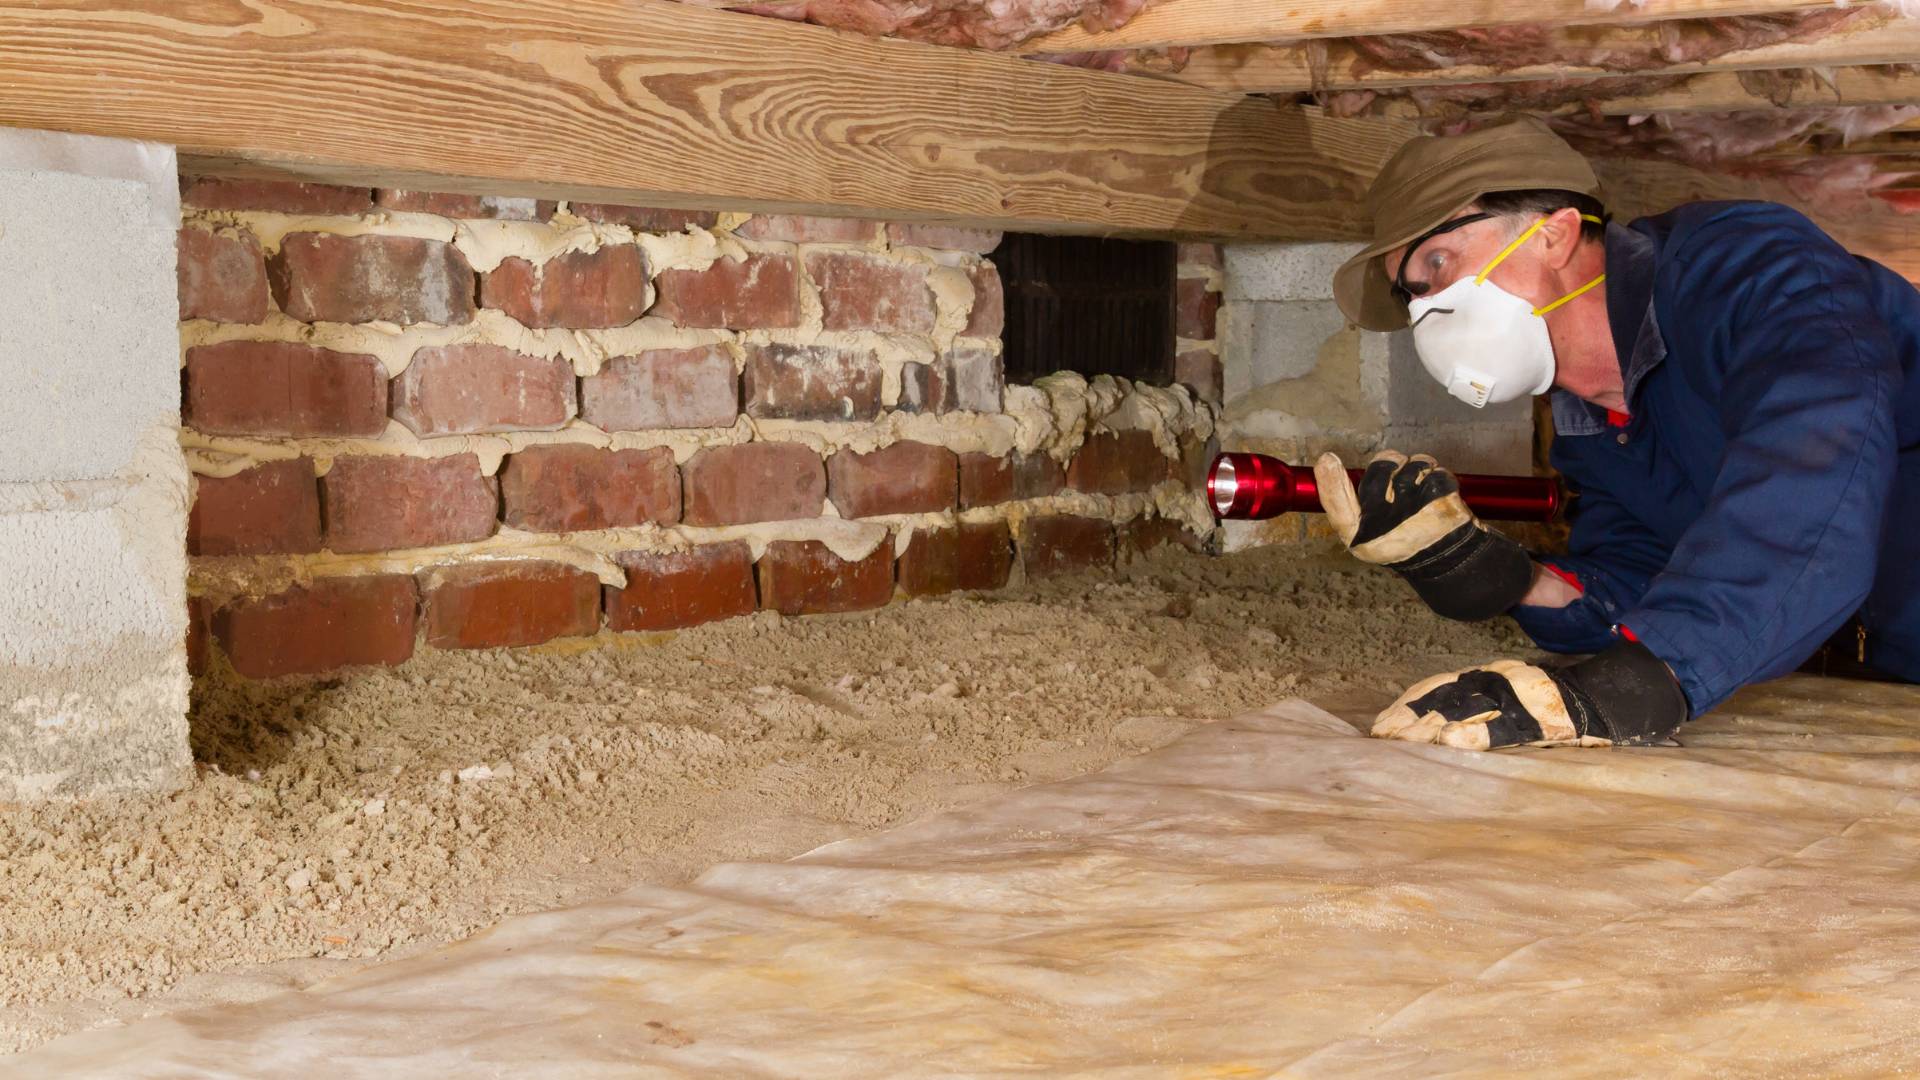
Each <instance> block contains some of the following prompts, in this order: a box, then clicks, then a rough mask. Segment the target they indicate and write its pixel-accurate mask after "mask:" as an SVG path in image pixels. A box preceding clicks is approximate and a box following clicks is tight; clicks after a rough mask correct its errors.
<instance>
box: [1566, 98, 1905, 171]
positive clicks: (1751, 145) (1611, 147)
mask: <svg viewBox="0 0 1920 1080" xmlns="http://www.w3.org/2000/svg"><path fill="white" fill-rule="evenodd" d="M1916 117H1920V106H1915V105H1857V106H1842V107H1834V108H1825V109H1751V110H1745V111H1741V112H1723V113H1658V114H1655V115H1653V116H1647V117H1636V116H1601V117H1594V116H1586V115H1578V114H1576V115H1571V116H1557V117H1553V118H1552V119H1551V121H1550V122H1551V123H1552V124H1553V126H1554V130H1556V131H1558V132H1560V134H1561V135H1562V136H1564V137H1565V138H1566V140H1567V141H1568V142H1570V143H1572V144H1574V145H1575V146H1577V147H1579V148H1580V150H1581V151H1582V152H1583V153H1587V154H1590V155H1594V156H1620V155H1628V156H1638V157H1655V158H1660V159H1663V160H1667V161H1681V162H1685V163H1686V164H1689V165H1712V166H1725V165H1729V164H1734V163H1740V164H1742V165H1743V166H1760V165H1762V164H1763V163H1762V162H1755V161H1750V160H1748V159H1751V158H1753V157H1755V155H1758V154H1764V153H1767V152H1769V151H1776V150H1782V149H1789V148H1791V147H1793V146H1796V145H1799V144H1801V143H1805V142H1806V141H1808V139H1810V138H1811V137H1812V136H1814V135H1816V134H1821V133H1830V134H1834V135H1838V136H1840V137H1841V139H1842V140H1845V141H1851V140H1853V139H1864V138H1868V137H1871V136H1873V135H1878V134H1880V133H1881V132H1883V131H1886V130H1888V129H1890V128H1893V127H1897V126H1899V125H1900V124H1903V123H1906V122H1907V121H1909V120H1912V119H1914V118H1916ZM1856 160H1861V161H1866V162H1868V163H1869V164H1871V159H1869V158H1858V159H1856ZM1791 164H1793V162H1792V161H1784V162H1783V164H1782V167H1785V166H1788V165H1791Z"/></svg>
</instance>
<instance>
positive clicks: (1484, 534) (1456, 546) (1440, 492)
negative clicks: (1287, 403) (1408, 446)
mask: <svg viewBox="0 0 1920 1080" xmlns="http://www.w3.org/2000/svg"><path fill="white" fill-rule="evenodd" d="M1313 475H1314V479H1315V480H1316V481H1318V483H1319V487H1320V505H1321V507H1322V508H1324V509H1325V510H1326V512H1327V519H1328V520H1329V521H1331V522H1333V527H1334V528H1335V529H1337V530H1338V531H1339V533H1340V538H1341V539H1342V540H1344V541H1346V544H1347V550H1348V551H1351V552H1353V554H1354V556H1355V557H1356V558H1359V559H1362V560H1365V561H1366V562H1370V563H1374V564H1376V565H1379V566H1384V567H1387V568H1388V569H1390V570H1392V571H1393V572H1395V573H1397V574H1399V575H1400V576H1401V577H1403V578H1405V579H1406V580H1407V583H1408V584H1409V585H1412V586H1413V591H1414V592H1416V593H1418V594H1420V599H1422V600H1424V601H1426V603H1427V606H1428V607H1430V608H1432V609H1433V610H1434V611H1435V612H1436V613H1437V614H1440V615H1443V616H1445V617H1447V618H1449V619H1462V620H1467V621H1472V620H1477V619H1491V618H1493V617H1494V616H1495V615H1498V614H1500V613H1501V612H1503V611H1506V610H1507V609H1508V608H1510V607H1512V606H1513V605H1515V604H1517V603H1519V602H1520V598H1521V597H1523V596H1525V595H1526V594H1527V589H1528V587H1529V586H1531V585H1532V584H1533V560H1532V559H1530V558H1528V557H1527V553H1526V551H1525V549H1523V548H1521V546H1520V545H1519V544H1517V543H1514V542H1513V541H1512V540H1510V539H1508V538H1507V537H1505V536H1501V535H1500V534H1499V533H1496V532H1490V531H1488V529H1487V527H1486V526H1485V525H1482V524H1481V523H1480V520H1479V519H1478V518H1476V517H1474V516H1473V511H1472V510H1469V509H1467V504H1466V501H1465V500H1463V499H1461V498H1460V482H1459V481H1458V480H1455V479H1454V478H1453V474H1452V473H1450V472H1448V471H1447V470H1445V469H1443V468H1441V467H1440V466H1439V464H1438V463H1437V462H1435V461H1434V460H1433V459H1432V458H1430V457H1427V456H1426V455H1424V454H1416V455H1414V456H1413V457H1411V458H1409V457H1407V456H1406V455H1404V454H1400V453H1396V452H1395V451H1392V450H1383V451H1381V452H1380V453H1378V454H1375V455H1374V456H1373V459H1372V460H1370V461H1368V462H1367V469H1366V472H1365V474H1363V475H1362V476H1361V478H1360V487H1359V490H1357V491H1356V490H1355V489H1354V486H1353V481H1352V480H1351V479H1350V478H1349V477H1348V476H1347V470H1346V467H1345V466H1344V465H1342V464H1341V463H1340V458H1339V457H1338V456H1336V455H1333V454H1322V455H1321V456H1320V460H1319V461H1318V462H1316V463H1315V464H1314V466H1313Z"/></svg>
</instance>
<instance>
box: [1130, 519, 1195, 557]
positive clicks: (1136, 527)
mask: <svg viewBox="0 0 1920 1080" xmlns="http://www.w3.org/2000/svg"><path fill="white" fill-rule="evenodd" d="M1116 543H1117V544H1118V547H1119V550H1120V553H1121V554H1122V555H1124V556H1126V557H1128V558H1135V557H1138V556H1141V555H1145V554H1146V553H1147V552H1149V551H1152V550H1154V549H1155V548H1161V547H1165V546H1167V545H1169V544H1172V545H1174V546H1175V547H1181V548H1185V549H1186V550H1188V551H1199V550H1200V537H1198V536H1196V535H1194V533H1193V530H1191V529H1189V528H1187V527H1186V526H1185V525H1182V524H1181V523H1180V522H1178V521H1175V520H1173V519H1172V518H1164V517H1159V516H1157V515H1156V516H1152V517H1145V516H1142V517H1137V518H1133V519H1131V520H1129V521H1125V522H1122V523H1121V525H1120V529H1119V535H1118V537H1117V538H1116Z"/></svg>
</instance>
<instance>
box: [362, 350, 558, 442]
mask: <svg viewBox="0 0 1920 1080" xmlns="http://www.w3.org/2000/svg"><path fill="white" fill-rule="evenodd" d="M574 400H575V385H574V377H573V367H572V365H570V364H568V363H567V362H566V361H565V360H563V359H560V358H559V357H553V358H547V357H540V356H528V355H527V354H525V353H519V352H515V351H513V350H512V349H509V348H506V347H505V346H501V345H435V346H428V347H426V348H421V349H415V350H414V353H413V359H412V360H411V361H409V362H408V363H407V370H405V371H403V372H401V373H400V377H399V378H397V379H395V380H393V418H394V419H395V420H398V421H400V422H401V423H402V424H405V425H406V426H407V428H408V429H409V430H411V431H412V432H413V433H414V434H416V435H473V434H479V433H482V432H489V431H553V430H556V429H558V428H561V427H564V426H566V423H567V421H568V420H571V419H573V414H574Z"/></svg>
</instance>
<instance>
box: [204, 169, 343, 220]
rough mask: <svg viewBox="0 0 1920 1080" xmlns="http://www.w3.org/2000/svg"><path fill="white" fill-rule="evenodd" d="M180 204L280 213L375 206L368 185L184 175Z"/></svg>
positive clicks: (305, 212)
mask: <svg viewBox="0 0 1920 1080" xmlns="http://www.w3.org/2000/svg"><path fill="white" fill-rule="evenodd" d="M180 204H181V205H182V206H188V207H193V208H195V209H200V210H267V211H271V212H274V213H281V214H358V213H360V212H362V211H364V210H366V209H368V208H370V207H371V206H372V205H373V192H372V191H370V190H369V189H367V188H350V187H335V186H334V185H332V184H297V183H293V182H291V181H280V180H220V179H216V178H214V177H211V176H195V177H181V179H180Z"/></svg>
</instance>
